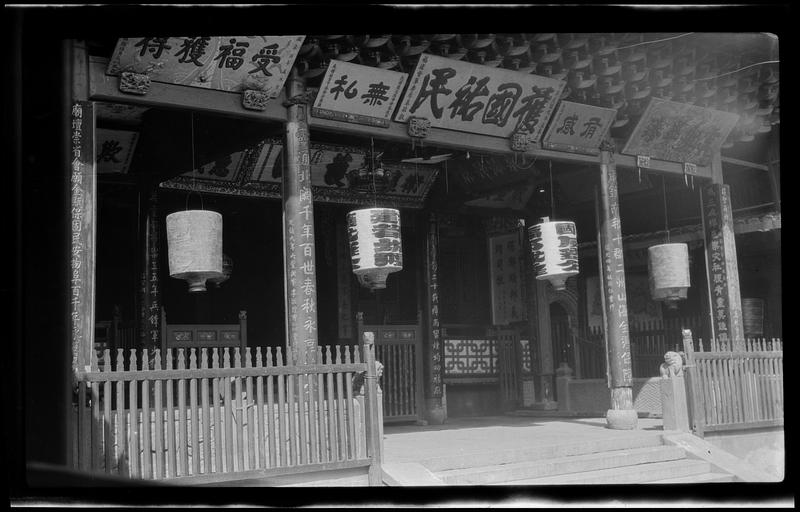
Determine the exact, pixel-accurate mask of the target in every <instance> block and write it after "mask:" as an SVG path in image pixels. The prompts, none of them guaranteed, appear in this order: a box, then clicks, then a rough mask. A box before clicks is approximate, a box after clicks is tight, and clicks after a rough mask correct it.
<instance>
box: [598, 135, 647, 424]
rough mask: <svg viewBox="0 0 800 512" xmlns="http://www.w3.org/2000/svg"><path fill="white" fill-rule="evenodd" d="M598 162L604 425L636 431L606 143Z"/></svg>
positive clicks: (615, 197)
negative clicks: (606, 395) (607, 393)
mask: <svg viewBox="0 0 800 512" xmlns="http://www.w3.org/2000/svg"><path fill="white" fill-rule="evenodd" d="M600 162H601V163H600V198H601V206H602V217H601V223H600V237H601V241H602V243H603V260H604V263H605V267H604V284H603V290H604V293H605V298H606V300H605V310H606V311H605V313H606V319H607V325H608V328H607V330H606V340H607V351H608V372H609V378H610V379H609V380H610V383H611V408H610V409H609V410H608V412H607V413H606V422H607V425H608V427H609V428H612V429H617V430H632V429H635V428H636V425H637V422H638V416H637V414H636V410H634V408H633V372H632V370H631V347H630V337H629V334H628V299H627V293H626V290H625V261H624V258H623V250H622V225H621V223H620V214H619V194H618V191H617V167H616V165H615V164H614V158H613V147H612V146H611V144H609V143H608V142H604V143H603V144H602V145H601V146H600Z"/></svg>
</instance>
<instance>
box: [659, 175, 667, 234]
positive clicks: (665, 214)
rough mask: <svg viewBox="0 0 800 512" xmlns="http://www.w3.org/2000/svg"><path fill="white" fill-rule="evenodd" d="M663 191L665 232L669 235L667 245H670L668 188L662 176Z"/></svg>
mask: <svg viewBox="0 0 800 512" xmlns="http://www.w3.org/2000/svg"><path fill="white" fill-rule="evenodd" d="M661 191H662V194H663V196H664V231H666V233H667V243H669V216H668V214H667V186H666V183H665V180H664V176H661Z"/></svg>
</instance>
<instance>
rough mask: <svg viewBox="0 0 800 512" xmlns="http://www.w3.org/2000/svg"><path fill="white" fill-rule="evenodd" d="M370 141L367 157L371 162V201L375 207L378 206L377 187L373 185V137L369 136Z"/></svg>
mask: <svg viewBox="0 0 800 512" xmlns="http://www.w3.org/2000/svg"><path fill="white" fill-rule="evenodd" d="M369 142H370V152H369V155H370V156H369V159H370V162H371V163H372V164H371V165H370V174H371V175H372V203H373V206H375V207H376V208H377V206H378V188H377V187H376V185H375V139H373V138H372V137H370V138H369Z"/></svg>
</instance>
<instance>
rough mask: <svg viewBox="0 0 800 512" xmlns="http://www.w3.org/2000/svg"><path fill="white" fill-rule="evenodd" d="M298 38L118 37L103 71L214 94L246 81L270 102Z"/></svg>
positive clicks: (283, 78)
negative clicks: (106, 66) (140, 77)
mask: <svg viewBox="0 0 800 512" xmlns="http://www.w3.org/2000/svg"><path fill="white" fill-rule="evenodd" d="M304 39H305V36H222V37H132V38H121V39H119V40H118V41H117V46H116V47H115V48H114V53H113V54H112V56H111V60H110V61H109V63H108V70H107V71H106V73H107V74H109V75H119V74H120V73H122V72H124V71H132V72H134V73H139V74H146V75H148V76H149V77H150V79H151V80H153V81H156V82H165V83H170V84H180V85H189V86H192V87H201V88H203V89H217V90H220V91H241V90H242V89H243V87H242V86H243V84H245V82H247V84H249V88H258V89H260V90H263V91H265V92H267V94H269V96H270V97H272V98H275V97H277V96H278V94H279V93H280V91H281V89H282V88H283V84H284V82H285V81H286V77H287V75H288V74H289V70H290V69H291V67H292V65H293V64H294V60H295V58H296V57H297V52H298V51H299V50H300V45H301V44H302V43H303V40H304ZM255 86H257V87H255Z"/></svg>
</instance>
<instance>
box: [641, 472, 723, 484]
mask: <svg viewBox="0 0 800 512" xmlns="http://www.w3.org/2000/svg"><path fill="white" fill-rule="evenodd" d="M735 481H736V477H735V476H733V475H730V474H728V473H706V474H704V475H688V476H681V477H676V478H666V479H664V480H655V481H653V482H648V483H650V484H705V483H714V482H735Z"/></svg>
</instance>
